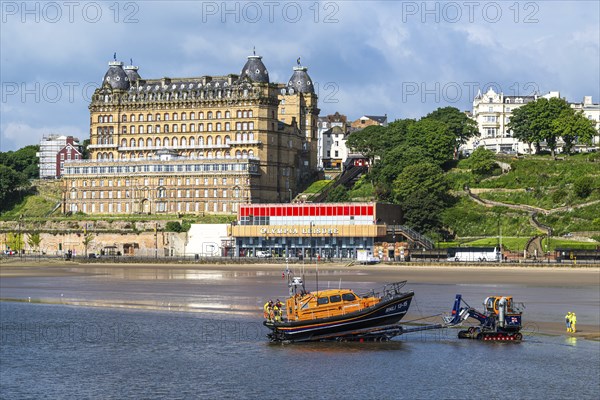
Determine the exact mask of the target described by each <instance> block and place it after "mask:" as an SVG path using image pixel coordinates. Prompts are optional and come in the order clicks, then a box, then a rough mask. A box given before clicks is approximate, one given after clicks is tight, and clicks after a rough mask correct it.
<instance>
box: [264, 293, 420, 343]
mask: <svg viewBox="0 0 600 400" xmlns="http://www.w3.org/2000/svg"><path fill="white" fill-rule="evenodd" d="M413 296H414V293H413V292H407V293H402V294H401V295H398V296H394V297H393V298H391V299H388V300H384V301H381V302H379V303H377V304H376V305H374V306H371V307H369V308H366V309H364V310H360V311H356V312H352V313H348V314H345V315H340V316H336V317H329V318H320V319H314V320H306V321H291V322H267V321H265V322H264V325H265V326H266V327H267V328H269V329H271V330H272V332H271V333H270V334H269V335H268V337H269V339H271V341H273V342H306V341H321V340H340V339H343V338H345V337H352V336H354V335H356V333H357V332H359V331H365V330H368V329H369V328H378V327H389V326H390V325H394V324H397V323H398V322H400V320H401V319H402V318H403V317H404V315H406V313H407V311H408V308H409V307H410V303H411V301H412V298H413Z"/></svg>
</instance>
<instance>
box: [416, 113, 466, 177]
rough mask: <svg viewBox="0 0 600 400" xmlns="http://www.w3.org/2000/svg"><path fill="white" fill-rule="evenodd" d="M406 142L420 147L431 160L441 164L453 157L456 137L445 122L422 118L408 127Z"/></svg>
mask: <svg viewBox="0 0 600 400" xmlns="http://www.w3.org/2000/svg"><path fill="white" fill-rule="evenodd" d="M406 144H407V145H409V146H413V147H421V148H422V149H423V151H424V152H425V153H426V154H427V155H428V156H429V158H430V159H431V160H433V161H434V162H435V163H436V164H438V165H440V166H441V165H442V164H444V163H445V162H446V161H449V160H452V159H453V158H454V149H455V147H456V137H455V136H454V134H453V133H452V132H451V131H450V129H449V128H448V126H447V125H446V124H445V123H443V122H440V121H437V120H434V119H430V118H423V119H421V120H420V121H418V122H416V123H414V124H412V125H411V126H410V127H409V129H408V138H407V142H406Z"/></svg>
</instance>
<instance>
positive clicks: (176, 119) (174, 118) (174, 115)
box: [173, 113, 179, 121]
mask: <svg viewBox="0 0 600 400" xmlns="http://www.w3.org/2000/svg"><path fill="white" fill-rule="evenodd" d="M173 121H179V115H178V114H177V113H173Z"/></svg>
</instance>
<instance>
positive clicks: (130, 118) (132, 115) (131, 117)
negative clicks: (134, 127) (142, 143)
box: [129, 114, 135, 122]
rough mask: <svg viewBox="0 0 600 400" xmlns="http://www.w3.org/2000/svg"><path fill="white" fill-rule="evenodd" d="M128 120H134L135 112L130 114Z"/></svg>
mask: <svg viewBox="0 0 600 400" xmlns="http://www.w3.org/2000/svg"><path fill="white" fill-rule="evenodd" d="M129 121H130V122H135V114H131V116H130V117H129Z"/></svg>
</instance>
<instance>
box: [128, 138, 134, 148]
mask: <svg viewBox="0 0 600 400" xmlns="http://www.w3.org/2000/svg"><path fill="white" fill-rule="evenodd" d="M129 146H131V147H135V139H131V140H130V141H129Z"/></svg>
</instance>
